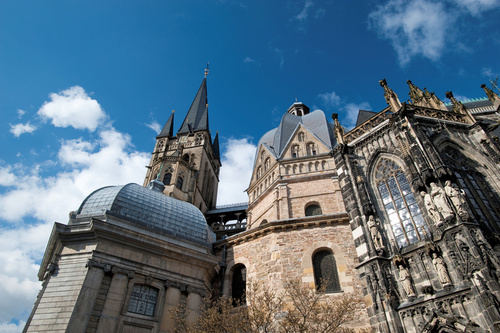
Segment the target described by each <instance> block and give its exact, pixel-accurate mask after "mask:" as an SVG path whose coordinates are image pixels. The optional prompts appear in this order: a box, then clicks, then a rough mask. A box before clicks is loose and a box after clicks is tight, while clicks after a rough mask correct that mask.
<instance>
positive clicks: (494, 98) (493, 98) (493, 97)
mask: <svg viewBox="0 0 500 333" xmlns="http://www.w3.org/2000/svg"><path fill="white" fill-rule="evenodd" d="M481 88H483V89H484V92H485V93H486V96H488V99H489V100H490V102H491V103H493V106H494V107H495V109H497V110H498V109H499V107H500V97H498V94H497V93H495V92H494V91H493V90H491V89H490V88H488V87H487V86H486V85H485V84H484V83H483V84H482V85H481Z"/></svg>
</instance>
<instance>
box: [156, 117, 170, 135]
mask: <svg viewBox="0 0 500 333" xmlns="http://www.w3.org/2000/svg"><path fill="white" fill-rule="evenodd" d="M173 136H174V112H172V114H171V115H170V117H168V120H167V122H166V123H165V126H163V129H162V130H161V132H160V134H158V136H157V137H156V138H157V139H159V138H165V137H168V138H171V137H173Z"/></svg>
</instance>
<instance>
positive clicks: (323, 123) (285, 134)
mask: <svg viewBox="0 0 500 333" xmlns="http://www.w3.org/2000/svg"><path fill="white" fill-rule="evenodd" d="M299 125H302V126H304V127H305V128H306V129H307V130H308V131H309V132H311V133H312V134H313V135H314V136H316V138H318V139H319V140H320V141H321V142H323V143H324V144H325V146H326V147H328V148H329V149H333V148H334V147H335V146H336V145H337V140H336V139H335V134H334V131H333V128H334V125H333V124H331V123H329V122H328V121H327V120H326V116H325V113H324V112H323V111H321V110H316V111H314V112H311V113H309V114H306V115H303V116H296V115H293V114H290V113H285V114H284V115H283V117H282V118H281V123H280V125H279V126H278V127H277V128H274V129H272V130H270V131H269V132H267V133H266V134H264V135H263V136H262V138H261V139H260V140H259V143H258V144H257V152H258V151H259V147H260V145H264V146H265V147H266V148H267V149H268V150H269V151H270V152H271V153H272V154H273V155H274V157H275V158H281V157H282V155H283V153H284V152H285V148H286V146H287V145H288V142H290V139H291V138H292V136H293V134H294V133H295V131H296V129H297V127H298V126H299ZM255 161H257V158H255V160H254V163H255Z"/></svg>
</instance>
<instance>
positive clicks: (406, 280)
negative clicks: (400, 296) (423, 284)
mask: <svg viewBox="0 0 500 333" xmlns="http://www.w3.org/2000/svg"><path fill="white" fill-rule="evenodd" d="M399 282H401V285H402V286H403V289H404V290H405V292H406V295H408V297H410V296H415V290H414V289H413V285H412V284H411V279H410V273H409V272H408V270H407V269H406V268H405V267H404V266H403V265H399Z"/></svg>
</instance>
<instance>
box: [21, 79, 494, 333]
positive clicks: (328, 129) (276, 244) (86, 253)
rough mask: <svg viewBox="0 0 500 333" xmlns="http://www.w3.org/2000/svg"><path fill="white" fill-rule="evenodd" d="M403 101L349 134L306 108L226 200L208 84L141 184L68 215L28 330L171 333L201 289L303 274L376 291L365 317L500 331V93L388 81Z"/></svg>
mask: <svg viewBox="0 0 500 333" xmlns="http://www.w3.org/2000/svg"><path fill="white" fill-rule="evenodd" d="M380 84H381V86H382V88H383V91H384V97H385V99H386V101H387V104H388V106H387V107H386V108H384V109H383V110H381V111H379V112H372V111H364V110H360V112H359V115H358V120H357V123H356V126H355V127H354V128H353V129H351V130H349V131H348V130H347V129H346V128H345V127H343V126H342V125H341V123H340V121H339V116H338V114H335V113H334V114H333V115H332V120H331V121H330V120H329V118H330V116H327V115H326V114H325V113H324V112H323V111H321V110H315V111H312V112H311V110H310V109H309V108H308V107H307V106H306V105H305V104H303V103H301V102H295V103H293V104H292V105H291V106H290V108H289V109H288V110H287V112H284V115H283V117H282V119H281V122H280V124H279V126H278V127H277V128H274V129H272V130H270V131H268V132H267V133H265V134H264V135H263V136H262V138H261V139H260V140H259V142H258V144H257V150H256V153H255V159H254V166H253V173H252V176H251V179H249V180H246V181H247V184H248V188H247V193H248V196H249V200H248V203H243V204H242V203H239V204H235V205H228V206H222V207H218V206H217V205H216V197H217V187H218V181H219V171H220V168H221V162H220V154H219V142H218V134H216V136H215V138H214V139H213V140H212V137H211V132H210V129H209V124H208V99H207V80H206V77H205V78H204V79H203V81H202V84H201V86H200V88H199V90H198V92H197V94H196V96H195V98H194V101H193V103H192V105H191V107H190V108H189V110H188V112H187V115H186V117H185V119H184V121H183V122H182V125H181V127H180V128H179V130H178V131H177V133H175V135H174V131H173V128H174V113H172V114H171V115H170V117H169V118H168V120H167V122H166V124H165V126H164V128H163V130H162V131H161V133H160V134H159V135H158V136H157V137H156V144H155V147H154V149H153V153H152V157H151V161H150V164H149V165H148V166H147V172H146V176H145V180H144V184H143V186H140V185H137V184H127V185H122V186H108V187H104V188H101V189H98V190H96V191H94V192H93V193H91V194H90V195H89V196H88V197H87V198H86V199H85V200H84V201H83V202H82V204H81V206H80V208H79V209H78V210H77V211H74V212H71V213H70V219H69V222H68V223H67V224H61V223H55V225H54V229H53V231H52V235H51V237H50V240H49V243H48V245H47V249H46V252H45V255H44V258H43V260H42V263H41V267H40V271H39V275H38V277H39V279H40V280H41V281H43V285H42V290H41V291H40V294H39V295H38V297H37V300H36V302H35V305H34V308H33V312H32V314H31V316H30V318H29V320H28V322H27V324H26V327H25V330H24V331H25V332H44V331H45V332H65V331H68V332H82V333H83V332H139V333H141V332H170V331H171V330H172V329H173V327H174V322H173V319H172V316H171V313H172V310H173V309H175V308H177V307H179V305H183V306H185V307H186V309H188V310H189V312H188V313H189V317H188V321H189V322H192V321H194V320H195V319H196V317H197V316H198V313H199V310H200V305H201V304H202V299H203V297H205V296H207V295H209V294H212V295H214V294H215V295H221V296H230V297H233V298H235V299H243V300H244V295H245V291H246V289H247V287H248V285H249V283H252V282H255V281H259V283H263V284H265V285H266V286H267V287H269V288H272V289H273V290H275V291H276V292H280V291H282V290H284V288H285V285H286V283H287V281H291V280H299V281H301V282H303V283H304V284H306V285H308V286H309V287H310V288H311V289H317V290H325V291H326V294H325V297H331V298H336V297H339V296H341V295H345V294H348V295H352V296H353V297H354V298H355V299H357V300H359V301H360V306H359V308H358V310H357V320H355V321H353V322H352V323H350V324H349V326H350V327H352V328H355V329H359V328H368V327H371V328H372V329H373V331H375V332H499V331H500V313H499V308H500V286H499V281H500V237H499V235H500V143H499V139H498V136H499V135H500V128H499V124H500V115H499V111H500V98H499V96H498V95H497V94H496V93H494V92H493V91H492V90H491V89H489V88H487V87H486V86H484V85H483V86H482V88H483V89H484V91H485V92H486V96H487V98H484V99H480V100H475V101H468V102H463V103H462V102H459V101H457V100H456V99H455V98H454V97H453V94H452V93H451V92H447V93H446V96H447V97H448V98H449V99H450V101H451V103H449V104H445V103H443V102H442V101H441V100H439V98H437V96H436V95H435V94H434V93H431V92H429V91H427V90H426V89H424V90H421V89H420V88H418V87H417V86H416V85H415V84H413V83H412V82H411V81H408V85H409V97H410V100H409V101H408V102H405V103H401V102H400V100H399V97H398V96H397V94H396V93H395V92H394V91H393V90H392V89H390V88H389V87H388V85H387V82H386V81H385V80H382V81H380Z"/></svg>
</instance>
